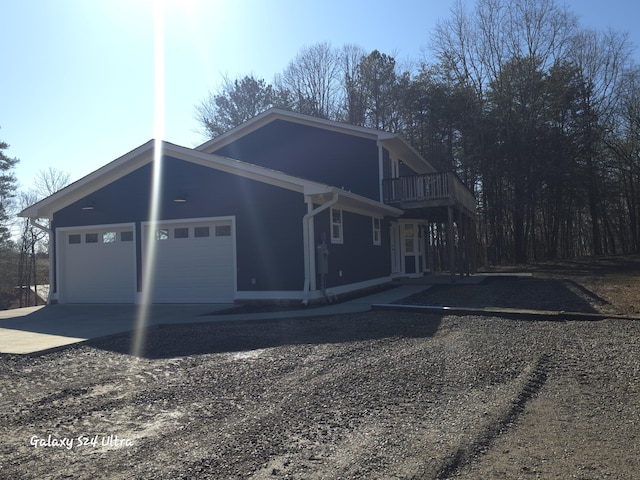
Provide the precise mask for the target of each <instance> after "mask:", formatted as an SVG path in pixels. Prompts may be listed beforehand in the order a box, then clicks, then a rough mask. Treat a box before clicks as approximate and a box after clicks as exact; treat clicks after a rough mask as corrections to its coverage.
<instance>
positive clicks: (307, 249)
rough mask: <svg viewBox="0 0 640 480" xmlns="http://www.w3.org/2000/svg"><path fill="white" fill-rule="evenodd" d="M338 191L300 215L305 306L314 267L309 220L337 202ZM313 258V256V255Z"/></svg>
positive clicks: (310, 203)
mask: <svg viewBox="0 0 640 480" xmlns="http://www.w3.org/2000/svg"><path fill="white" fill-rule="evenodd" d="M339 196H340V195H339V193H338V192H337V191H336V190H334V191H333V197H332V198H331V200H329V201H328V202H327V203H325V204H324V205H320V206H319V207H318V208H316V209H315V210H309V211H308V212H307V214H306V215H305V216H304V217H302V232H303V244H304V290H303V292H302V303H303V304H304V305H305V306H306V305H308V303H309V291H310V289H311V276H312V274H314V275H315V268H312V267H314V265H312V262H311V255H313V238H311V235H310V232H311V221H312V220H313V217H315V216H316V215H317V214H319V213H320V212H323V211H324V210H326V209H328V208H331V207H332V206H334V205H335V204H336V203H338V198H339ZM309 208H310V209H311V208H313V202H312V200H311V199H309ZM314 259H315V256H314Z"/></svg>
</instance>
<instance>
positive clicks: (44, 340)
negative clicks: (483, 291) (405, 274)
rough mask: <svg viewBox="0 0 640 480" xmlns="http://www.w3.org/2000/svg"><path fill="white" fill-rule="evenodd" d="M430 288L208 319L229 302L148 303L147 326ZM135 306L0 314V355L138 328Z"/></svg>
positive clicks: (359, 304) (290, 313)
mask: <svg viewBox="0 0 640 480" xmlns="http://www.w3.org/2000/svg"><path fill="white" fill-rule="evenodd" d="M425 288H428V287H427V286H426V285H403V286H399V287H396V288H393V289H390V290H386V291H383V292H379V293H376V294H373V295H369V296H365V297H360V298H357V299H354V300H350V301H348V302H342V303H336V304H333V305H327V306H325V307H317V308H307V309H301V310H287V311H281V312H263V313H250V314H218V315H208V314H210V313H213V312H215V311H220V310H224V309H229V308H231V307H233V305H232V304H205V305H192V304H181V305H152V306H151V307H150V308H149V312H148V315H147V316H146V318H148V323H147V324H148V325H159V324H168V323H172V324H176V323H178V324H179V323H194V322H216V321H224V320H235V321H242V320H261V319H270V318H295V317H302V316H318V315H336V314H342V313H355V312H363V311H367V310H370V309H371V305H373V304H376V303H392V302H394V301H397V300H399V299H401V298H405V297H408V296H410V295H413V294H415V293H418V292H420V291H423V290H424V289H425ZM138 315H139V306H137V305H47V306H44V307H29V308H20V309H14V310H4V311H0V353H14V354H29V353H36V352H42V351H45V350H49V349H52V348H57V347H62V346H65V345H70V344H73V343H78V342H83V341H85V340H88V339H90V338H98V337H104V336H107V335H113V334H115V333H121V332H128V331H131V330H134V329H135V328H136V327H137V318H138Z"/></svg>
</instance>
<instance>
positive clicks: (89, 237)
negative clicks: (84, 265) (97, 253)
mask: <svg viewBox="0 0 640 480" xmlns="http://www.w3.org/2000/svg"><path fill="white" fill-rule="evenodd" d="M84 243H98V234H97V233H87V234H85V236H84Z"/></svg>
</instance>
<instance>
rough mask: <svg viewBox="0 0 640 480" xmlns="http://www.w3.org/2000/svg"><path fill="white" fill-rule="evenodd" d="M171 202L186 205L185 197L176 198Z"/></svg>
mask: <svg viewBox="0 0 640 480" xmlns="http://www.w3.org/2000/svg"><path fill="white" fill-rule="evenodd" d="M173 201H174V202H176V203H187V199H186V197H177V198H174V199H173Z"/></svg>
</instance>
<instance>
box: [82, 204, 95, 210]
mask: <svg viewBox="0 0 640 480" xmlns="http://www.w3.org/2000/svg"><path fill="white" fill-rule="evenodd" d="M94 209H95V207H94V206H93V205H85V206H84V207H82V210H84V211H89V210H94Z"/></svg>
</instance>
